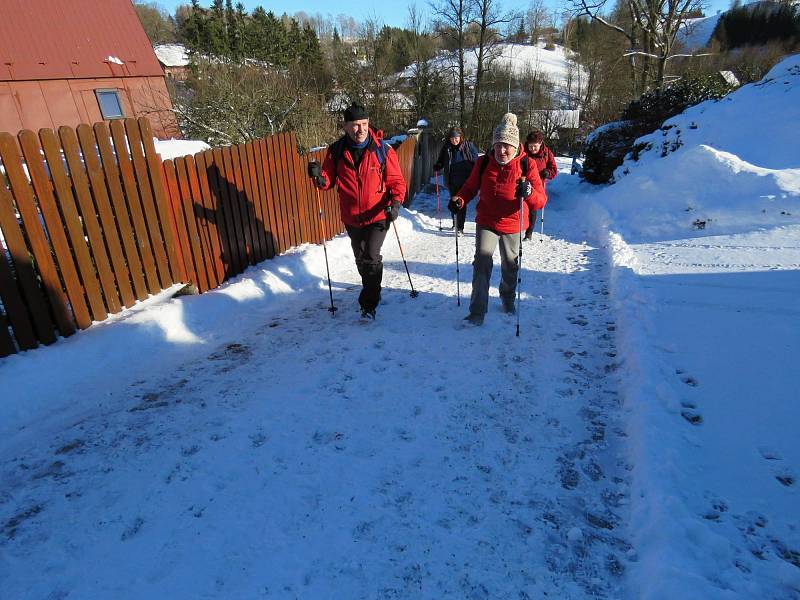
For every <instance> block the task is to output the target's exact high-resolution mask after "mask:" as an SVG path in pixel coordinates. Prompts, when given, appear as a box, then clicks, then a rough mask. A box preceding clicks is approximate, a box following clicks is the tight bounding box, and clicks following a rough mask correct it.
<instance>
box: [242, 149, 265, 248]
mask: <svg viewBox="0 0 800 600" xmlns="http://www.w3.org/2000/svg"><path fill="white" fill-rule="evenodd" d="M253 146H254V144H253V142H248V143H246V144H245V145H244V152H245V155H246V157H247V160H246V162H247V171H246V175H247V180H249V189H250V205H251V206H252V210H253V219H254V220H253V225H254V228H253V243H254V244H255V245H256V262H261V261H262V260H264V259H265V258H266V257H267V242H266V235H265V228H266V225H265V222H264V213H263V211H262V210H261V198H260V195H259V182H258V176H257V175H256V161H255V150H254V148H253Z"/></svg>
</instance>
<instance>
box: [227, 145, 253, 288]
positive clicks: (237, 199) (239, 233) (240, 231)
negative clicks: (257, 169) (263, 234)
mask: <svg viewBox="0 0 800 600" xmlns="http://www.w3.org/2000/svg"><path fill="white" fill-rule="evenodd" d="M222 159H223V160H224V161H225V182H226V183H227V184H228V199H229V201H230V204H229V205H230V207H231V216H232V217H233V228H234V229H233V230H234V232H235V234H236V239H235V240H234V241H235V242H236V246H237V248H238V250H239V269H238V270H237V271H236V272H237V273H241V272H242V271H244V270H245V269H246V268H247V265H248V263H249V262H250V259H249V257H248V256H247V238H246V237H245V222H244V220H243V219H242V198H241V196H240V195H239V188H238V187H237V185H236V166H235V163H234V160H233V146H228V147H227V148H223V149H222Z"/></svg>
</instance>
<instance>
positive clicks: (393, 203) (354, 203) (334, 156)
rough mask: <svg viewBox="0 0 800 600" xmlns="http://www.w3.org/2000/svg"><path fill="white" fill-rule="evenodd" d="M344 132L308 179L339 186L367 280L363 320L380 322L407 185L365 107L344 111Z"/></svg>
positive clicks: (312, 165)
mask: <svg viewBox="0 0 800 600" xmlns="http://www.w3.org/2000/svg"><path fill="white" fill-rule="evenodd" d="M344 121H345V123H344V131H345V135H343V136H342V137H341V138H340V139H339V140H338V141H336V142H334V143H333V144H332V145H331V146H330V147H329V148H328V153H327V154H326V155H325V161H324V162H323V163H322V167H321V168H320V165H319V163H317V162H316V161H312V162H310V163H308V174H309V176H310V177H311V178H313V180H314V183H315V184H316V185H317V187H319V188H320V189H323V190H327V189H330V188H331V187H333V186H334V185H336V186H337V188H338V191H339V210H340V212H341V216H342V222H343V223H344V225H345V228H346V229H347V235H349V236H350V245H351V246H352V247H353V255H354V256H355V259H356V267H357V268H358V272H359V274H360V275H361V283H362V285H363V288H362V290H361V294H359V296H358V303H359V304H360V305H361V316H362V317H369V318H372V319H374V318H375V311H376V308H377V306H378V303H379V302H380V301H381V280H382V279H383V257H382V256H381V246H383V240H384V239H386V233H387V232H388V231H389V227H390V224H391V222H392V221H394V220H395V219H396V218H397V214H398V211H399V210H400V205H401V204H402V203H403V200H404V199H405V197H406V182H405V180H404V179H403V174H402V172H401V171H400V163H399V162H398V160H397V154H396V153H395V151H394V149H393V148H392V147H391V146H389V145H388V144H387V143H385V142H384V141H383V136H382V134H381V133H380V132H375V131H373V130H372V129H370V127H369V114H368V113H367V110H366V108H364V107H363V106H361V105H360V104H353V105H351V106H350V107H348V108H347V110H345V111H344Z"/></svg>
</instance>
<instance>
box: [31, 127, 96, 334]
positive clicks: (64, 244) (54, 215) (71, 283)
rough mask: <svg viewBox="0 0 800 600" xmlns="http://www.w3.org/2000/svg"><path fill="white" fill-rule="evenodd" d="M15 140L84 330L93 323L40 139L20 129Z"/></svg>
mask: <svg viewBox="0 0 800 600" xmlns="http://www.w3.org/2000/svg"><path fill="white" fill-rule="evenodd" d="M18 139H19V143H20V147H21V148H22V153H23V155H24V156H25V162H26V164H27V166H28V174H29V176H30V178H31V184H32V185H33V189H34V191H35V192H36V197H37V198H38V200H39V208H40V209H41V212H42V216H43V217H44V222H45V226H46V227H47V233H48V235H49V238H50V243H51V244H52V247H53V250H54V253H55V260H56V262H57V263H58V268H59V270H60V272H61V277H62V278H63V280H64V286H65V287H66V289H67V295H68V297H69V302H70V307H71V308H72V315H73V317H74V319H75V323H76V324H77V325H78V327H80V328H81V329H86V328H87V327H89V325H91V324H92V318H91V317H90V316H89V309H88V307H87V306H86V298H85V297H84V295H83V286H82V285H81V281H80V279H79V277H78V271H77V269H76V267H75V261H74V260H73V258H72V250H71V249H70V247H69V242H68V241H67V236H66V233H65V232H64V223H63V221H62V219H61V214H60V213H59V211H58V206H57V205H56V200H55V197H54V196H53V188H52V186H51V184H50V178H49V177H48V176H47V170H46V168H45V164H44V161H43V159H42V151H41V148H40V147H39V138H37V137H36V134H35V133H33V132H32V131H28V130H23V131H21V132H20V133H19V136H18ZM55 168H56V169H61V168H62V166H61V164H60V163H59V164H57V165H55Z"/></svg>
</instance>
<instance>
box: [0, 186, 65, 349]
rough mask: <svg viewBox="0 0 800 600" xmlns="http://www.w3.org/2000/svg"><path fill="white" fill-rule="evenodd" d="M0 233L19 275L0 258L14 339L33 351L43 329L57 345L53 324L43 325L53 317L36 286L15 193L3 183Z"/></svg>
mask: <svg viewBox="0 0 800 600" xmlns="http://www.w3.org/2000/svg"><path fill="white" fill-rule="evenodd" d="M0 231H2V232H3V237H4V238H5V244H6V247H7V248H8V252H9V253H10V254H11V258H12V261H13V263H14V269H15V271H16V275H17V279H16V280H15V279H14V274H13V273H12V271H11V266H10V265H9V264H8V262H7V261H6V257H5V255H0V299H2V301H3V306H5V310H6V315H7V316H8V320H9V321H10V322H11V327H12V329H13V330H14V337H15V338H16V339H17V343H18V344H19V347H20V348H21V349H22V350H30V349H32V348H36V347H37V346H38V345H39V342H38V340H39V339H43V338H40V337H39V335H38V334H39V330H40V329H41V330H42V332H43V333H44V334H45V335H47V334H48V333H49V335H50V338H49V341H50V342H53V341H55V335H54V333H53V328H54V326H53V324H52V322H49V323H46V322H44V321H43V320H44V319H47V320H48V321H49V319H50V316H49V315H48V314H47V306H46V305H45V302H44V298H43V297H42V294H41V290H39V286H38V285H37V283H36V274H35V273H34V270H33V263H32V262H31V259H30V255H29V254H28V248H27V247H26V246H25V239H24V238H23V236H22V230H21V229H20V228H19V223H17V215H16V213H15V211H14V204H13V200H12V197H11V192H9V191H8V190H7V189H6V187H5V185H4V184H3V183H2V181H0ZM0 252H2V244H0ZM17 282H19V287H17ZM20 288H21V289H20ZM26 306H27V308H26ZM29 311H30V312H29ZM37 317H38V318H37ZM43 341H44V340H43Z"/></svg>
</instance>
